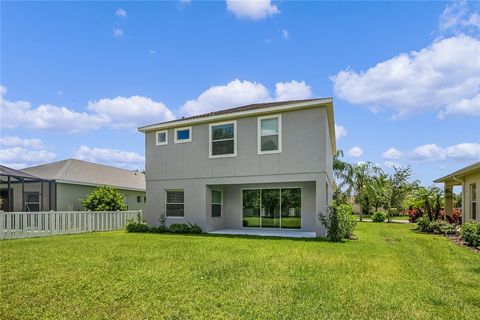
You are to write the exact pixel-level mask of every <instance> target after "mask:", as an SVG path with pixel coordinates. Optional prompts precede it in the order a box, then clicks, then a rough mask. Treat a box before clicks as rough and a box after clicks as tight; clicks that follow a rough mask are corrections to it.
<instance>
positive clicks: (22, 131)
mask: <svg viewBox="0 0 480 320" xmlns="http://www.w3.org/2000/svg"><path fill="white" fill-rule="evenodd" d="M0 5H1V9H2V10H1V50H0V53H1V70H0V84H1V86H2V87H1V109H0V111H1V120H2V122H1V124H2V126H1V139H0V143H1V151H0V161H1V162H2V164H5V165H9V166H13V167H17V168H21V167H25V166H31V165H34V164H38V163H42V162H49V161H54V160H61V159H64V158H69V157H77V158H82V159H85V160H90V161H96V162H100V163H105V164H112V165H116V166H121V167H125V168H132V169H134V168H140V169H142V168H143V154H144V138H143V135H142V134H141V133H139V132H137V131H136V127H137V126H139V125H142V124H149V123H155V122H161V121H164V120H168V119H172V118H173V117H178V116H183V115H191V114H195V113H203V112H205V111H210V110H214V109H223V108H228V107H233V106H236V105H242V104H248V103H253V102H258V101H269V100H283V99H298V98H310V97H329V96H332V97H334V105H335V122H336V123H337V129H338V130H337V146H338V148H339V149H342V150H343V151H344V153H345V159H346V160H348V161H372V162H375V163H377V164H378V165H380V166H382V167H383V168H384V169H385V170H387V171H388V170H389V166H391V165H393V164H396V165H403V166H405V165H409V164H410V165H411V166H412V168H413V169H414V171H415V173H416V175H415V178H416V179H420V180H421V181H422V182H423V183H424V184H431V181H432V180H433V179H434V178H437V177H439V176H441V175H443V174H446V173H449V171H452V170H455V169H457V168H460V167H462V166H465V165H467V164H470V163H473V162H475V161H479V160H480V41H479V39H480V15H479V12H480V3H479V2H474V3H466V2H298V1H295V2H293V1H277V2H276V1H273V2H270V1H268V0H263V1H256V2H243V3H242V2H235V1H226V2H225V1H216V2H200V1H199V2H196V1H191V2H189V1H175V2H173V1H172V2H98V3H97V2H83V3H79V2H65V3H63V2H1V4H0ZM345 133H346V134H345ZM392 148H393V149H392Z"/></svg>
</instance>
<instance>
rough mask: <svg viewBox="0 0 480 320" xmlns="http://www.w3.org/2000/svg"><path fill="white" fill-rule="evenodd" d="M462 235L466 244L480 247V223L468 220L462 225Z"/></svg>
mask: <svg viewBox="0 0 480 320" xmlns="http://www.w3.org/2000/svg"><path fill="white" fill-rule="evenodd" d="M460 237H461V238H462V240H463V241H464V242H465V244H467V245H469V246H472V247H480V223H475V222H468V223H465V224H463V225H462V227H461V231H460Z"/></svg>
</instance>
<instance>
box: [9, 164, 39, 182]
mask: <svg viewBox="0 0 480 320" xmlns="http://www.w3.org/2000/svg"><path fill="white" fill-rule="evenodd" d="M0 176H3V177H13V178H15V179H28V180H40V181H41V180H44V179H41V178H39V177H36V176H33V175H31V174H28V173H25V172H23V171H20V170H15V169H12V168H9V167H6V166H2V165H0ZM2 181H3V180H2Z"/></svg>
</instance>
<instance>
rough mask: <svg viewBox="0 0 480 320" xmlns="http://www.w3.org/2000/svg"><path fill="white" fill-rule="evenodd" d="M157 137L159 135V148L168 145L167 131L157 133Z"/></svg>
mask: <svg viewBox="0 0 480 320" xmlns="http://www.w3.org/2000/svg"><path fill="white" fill-rule="evenodd" d="M156 135H157V146H161V145H164V144H168V131H167V130H163V131H157V132H156Z"/></svg>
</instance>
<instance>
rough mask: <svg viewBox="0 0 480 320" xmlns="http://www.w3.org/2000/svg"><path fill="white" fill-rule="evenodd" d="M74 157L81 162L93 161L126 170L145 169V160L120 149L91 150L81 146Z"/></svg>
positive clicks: (134, 153)
mask: <svg viewBox="0 0 480 320" xmlns="http://www.w3.org/2000/svg"><path fill="white" fill-rule="evenodd" d="M74 157H75V158H77V159H80V160H86V161H91V162H95V163H102V164H106V165H112V166H115V167H120V168H125V169H143V168H144V167H145V158H144V157H143V156H142V155H140V154H138V153H136V152H130V151H122V150H118V149H103V148H95V147H94V148H91V147H88V146H86V145H82V146H80V147H79V148H78V149H77V150H76V152H75V154H74Z"/></svg>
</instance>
